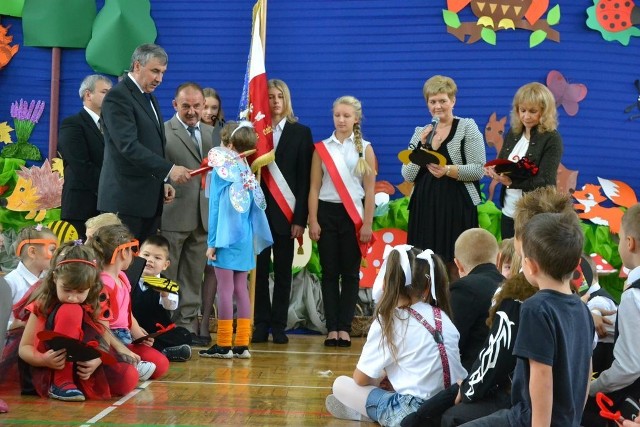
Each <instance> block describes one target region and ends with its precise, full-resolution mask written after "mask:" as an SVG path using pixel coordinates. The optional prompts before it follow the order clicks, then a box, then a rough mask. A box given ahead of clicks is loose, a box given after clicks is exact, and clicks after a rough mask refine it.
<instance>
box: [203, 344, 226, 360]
mask: <svg viewBox="0 0 640 427" xmlns="http://www.w3.org/2000/svg"><path fill="white" fill-rule="evenodd" d="M198 354H199V355H200V357H214V358H216V359H233V352H232V351H231V347H220V346H219V345H218V344H214V345H213V346H211V348H209V349H208V350H200V351H199V352H198Z"/></svg>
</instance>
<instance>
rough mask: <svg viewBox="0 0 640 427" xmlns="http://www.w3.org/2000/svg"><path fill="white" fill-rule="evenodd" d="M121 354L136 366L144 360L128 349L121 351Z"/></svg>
mask: <svg viewBox="0 0 640 427" xmlns="http://www.w3.org/2000/svg"><path fill="white" fill-rule="evenodd" d="M119 353H120V354H122V355H124V356H126V357H127V358H129V359H131V360H133V362H134V363H133V364H134V365H137V364H138V363H140V361H141V360H142V359H141V358H140V356H138V355H137V354H135V353H134V352H133V351H131V350H129V349H128V348H126V347H125V348H124V349H123V350H122V351H120V352H119Z"/></svg>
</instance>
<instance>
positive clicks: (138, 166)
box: [98, 44, 191, 242]
mask: <svg viewBox="0 0 640 427" xmlns="http://www.w3.org/2000/svg"><path fill="white" fill-rule="evenodd" d="M167 62H168V57H167V53H166V52H165V51H164V49H163V48H162V47H160V46H158V45H155V44H143V45H140V46H138V47H137V48H136V50H135V51H134V52H133V55H132V56H131V68H130V70H129V73H128V74H127V75H126V76H125V77H124V78H123V79H122V81H121V82H119V83H118V84H117V85H115V86H114V87H113V89H111V91H110V92H109V93H108V94H107V96H106V97H105V99H104V103H103V105H102V118H103V120H104V137H105V147H104V162H103V165H102V172H101V174H100V185H99V187H98V210H100V211H102V212H113V213H117V214H118V215H119V216H120V219H122V222H123V223H125V224H126V225H127V226H128V227H129V229H130V230H131V232H132V233H133V234H134V236H136V238H137V239H138V240H140V241H141V242H142V241H144V240H145V239H146V238H147V236H149V235H152V234H156V232H157V230H158V227H159V225H160V217H161V215H162V206H163V202H164V203H169V202H171V201H173V198H174V197H175V189H174V188H173V186H172V185H171V184H170V183H169V181H170V182H172V183H175V184H183V183H185V182H187V181H188V180H189V179H190V178H191V176H190V175H189V172H190V170H189V169H187V168H185V167H184V166H178V165H175V164H173V163H171V162H170V161H168V160H166V159H165V157H164V154H165V153H164V148H165V134H164V126H163V120H162V114H161V112H160V106H159V105H158V101H157V100H156V98H155V97H154V96H153V95H152V92H153V91H154V90H155V89H156V87H158V85H160V83H162V78H163V76H164V73H165V71H166V69H167Z"/></svg>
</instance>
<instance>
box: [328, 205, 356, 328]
mask: <svg viewBox="0 0 640 427" xmlns="http://www.w3.org/2000/svg"><path fill="white" fill-rule="evenodd" d="M318 223H319V224H320V228H321V231H320V240H318V253H319V255H320V266H321V267H322V301H323V305H324V316H325V320H326V325H327V330H328V331H329V332H332V331H346V332H351V322H352V321H353V315H354V313H355V309H356V303H357V302H358V290H359V288H360V259H361V255H360V247H359V245H358V237H357V236H356V230H355V226H354V224H353V221H351V218H350V217H349V214H348V213H347V210H346V209H345V208H344V205H343V204H342V203H327V202H323V201H321V200H320V201H318Z"/></svg>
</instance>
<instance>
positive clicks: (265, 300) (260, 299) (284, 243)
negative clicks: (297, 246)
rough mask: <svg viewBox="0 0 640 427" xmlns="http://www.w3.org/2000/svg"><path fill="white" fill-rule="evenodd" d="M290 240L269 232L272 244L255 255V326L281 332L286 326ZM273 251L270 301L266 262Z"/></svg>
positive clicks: (290, 262) (287, 236)
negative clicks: (256, 257)
mask: <svg viewBox="0 0 640 427" xmlns="http://www.w3.org/2000/svg"><path fill="white" fill-rule="evenodd" d="M293 246H294V239H292V238H291V235H286V236H285V235H281V234H273V246H271V247H269V248H266V249H264V250H263V251H262V252H261V253H260V254H259V255H258V261H257V264H256V294H255V309H254V319H255V324H256V326H258V325H261V326H264V327H267V328H268V327H269V326H270V327H271V328H272V329H273V330H281V331H284V330H285V329H286V327H287V316H288V312H289V297H290V295H291V265H292V264H293ZM272 250H273V281H274V284H273V300H271V299H270V297H269V263H270V262H271V251H272Z"/></svg>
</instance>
